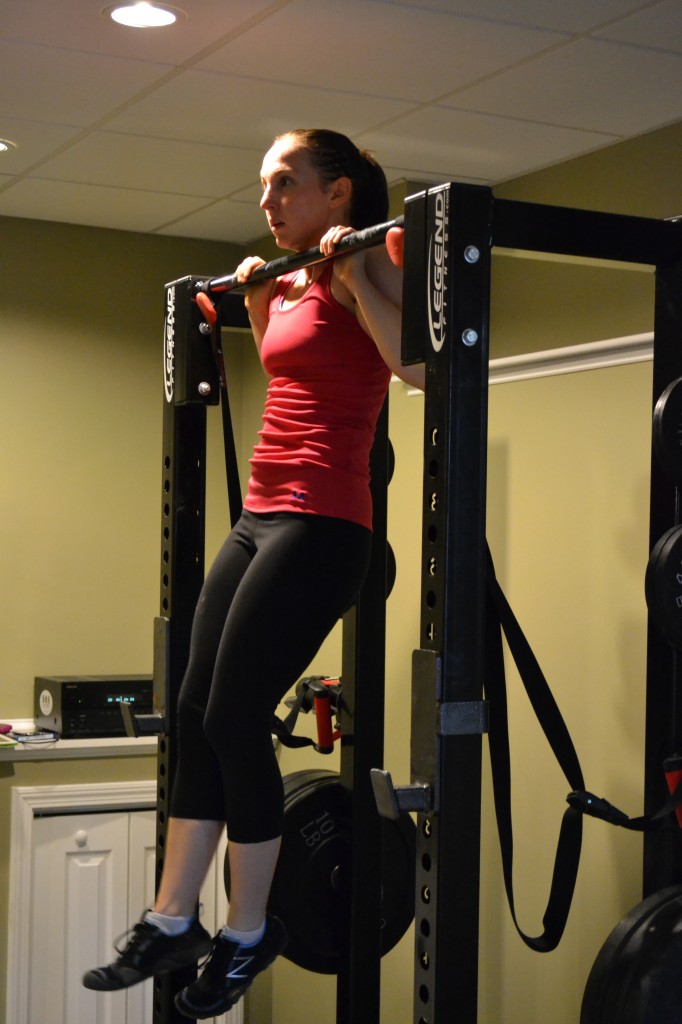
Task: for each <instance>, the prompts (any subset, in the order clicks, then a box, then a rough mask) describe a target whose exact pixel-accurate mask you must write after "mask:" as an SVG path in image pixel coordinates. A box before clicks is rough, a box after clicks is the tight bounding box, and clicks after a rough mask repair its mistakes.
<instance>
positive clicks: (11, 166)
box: [0, 117, 81, 174]
mask: <svg viewBox="0 0 682 1024" xmlns="http://www.w3.org/2000/svg"><path fill="white" fill-rule="evenodd" d="M80 133H81V129H80V128H74V127H72V126H70V125H62V124H49V123H48V122H45V121H20V120H15V119H14V118H11V117H0V138H3V139H10V140H11V141H12V142H15V141H16V142H17V148H16V149H10V150H8V151H7V152H6V153H0V165H1V166H2V169H3V171H5V170H7V171H9V172H10V173H11V174H21V173H22V172H23V171H25V170H26V168H27V167H30V166H31V165H32V164H34V163H36V162H38V161H40V160H42V159H43V158H44V157H46V156H47V155H48V154H49V153H51V152H53V150H55V149H58V148H60V147H61V146H62V145H64V144H65V143H67V142H69V141H70V140H71V139H74V138H76V137H77V136H78V135H79V134H80ZM19 139H20V140H21V142H19V141H18V140H19Z"/></svg>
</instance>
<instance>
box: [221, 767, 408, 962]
mask: <svg viewBox="0 0 682 1024" xmlns="http://www.w3.org/2000/svg"><path fill="white" fill-rule="evenodd" d="M284 794H285V796H284V832H283V836H282V849H281V852H280V856H279V861H278V864H277V871H276V872H275V878H274V881H273V884H272V890H271V894H270V901H269V904H268V909H269V911H270V912H271V913H272V914H275V915H276V916H277V917H279V918H281V920H282V921H283V922H284V924H285V925H286V928H287V931H288V932H289V944H288V946H287V949H286V950H285V952H284V956H285V957H286V958H287V959H288V960H291V961H292V963H295V964H297V965H298V966H299V967H303V968H305V969H306V970H310V971H315V972H316V973H318V974H335V973H336V972H337V970H338V966H339V948H340V946H339V927H340V922H341V920H342V914H341V906H340V903H339V900H340V893H339V865H340V864H341V863H342V862H343V861H344V860H345V859H346V856H347V853H348V843H349V829H350V807H349V801H348V794H347V792H346V791H345V790H344V789H343V787H342V786H341V784H340V781H339V776H338V775H337V773H336V772H331V771H326V770H322V769H320V770H310V771H301V772H295V773H293V774H292V775H287V776H285V778H284ZM414 846H415V827H414V824H413V822H412V820H411V818H410V817H409V816H408V815H404V816H403V817H402V818H401V820H400V821H398V822H394V821H386V820H384V819H382V847H383V849H382V863H383V871H382V917H383V930H382V948H381V953H382V955H383V954H384V953H387V952H388V951H389V950H390V949H392V948H393V946H394V945H395V944H396V943H397V942H398V940H399V939H400V938H401V937H402V936H403V935H404V933H405V931H406V930H407V928H408V926H409V924H410V922H411V921H412V917H413V911H414ZM225 884H226V888H227V891H228V893H229V867H228V863H227V859H226V862H225Z"/></svg>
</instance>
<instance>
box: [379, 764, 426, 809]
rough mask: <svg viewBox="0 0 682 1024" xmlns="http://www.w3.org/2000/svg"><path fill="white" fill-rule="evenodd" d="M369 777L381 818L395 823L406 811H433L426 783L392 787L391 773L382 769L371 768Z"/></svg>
mask: <svg viewBox="0 0 682 1024" xmlns="http://www.w3.org/2000/svg"><path fill="white" fill-rule="evenodd" d="M370 777H371V780H372V788H373V790H374V799H375V800H376V805H377V810H378V812H379V814H380V815H381V817H382V818H390V819H391V820H393V821H397V820H398V819H399V818H400V816H401V814H404V813H405V812H406V811H416V812H417V813H420V814H427V813H428V812H430V811H431V810H432V809H433V799H432V791H431V786H429V785H427V784H426V783H421V782H417V783H413V784H412V785H410V786H394V785H393V779H392V778H391V773H390V772H387V771H385V770H384V769H383V768H372V769H371V771H370Z"/></svg>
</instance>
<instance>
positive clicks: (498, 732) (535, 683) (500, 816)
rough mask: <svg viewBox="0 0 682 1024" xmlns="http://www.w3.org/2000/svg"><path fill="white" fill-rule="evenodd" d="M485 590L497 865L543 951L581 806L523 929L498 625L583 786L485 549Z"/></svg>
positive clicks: (562, 906) (578, 834) (559, 913)
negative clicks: (537, 916)
mask: <svg viewBox="0 0 682 1024" xmlns="http://www.w3.org/2000/svg"><path fill="white" fill-rule="evenodd" d="M486 583H487V590H486V595H487V599H486V667H485V690H486V695H487V697H488V700H489V702H490V728H489V748H490V762H491V766H492V774H493V788H494V797H495V814H496V817H497V830H498V833H499V837H500V848H501V851H502V870H503V875H504V884H505V889H506V892H507V900H508V902H509V909H510V911H511V915H512V919H513V921H514V924H515V926H516V929H517V931H518V933H519V935H520V936H521V938H522V939H523V941H524V942H525V943H526V945H527V946H529V947H530V948H531V949H534V950H535V951H536V952H538V953H548V952H550V951H551V950H553V949H556V947H557V945H558V944H559V942H560V940H561V937H562V935H563V932H564V929H565V927H566V921H567V920H568V913H569V910H570V906H571V901H572V899H573V892H574V890H575V883H576V878H577V875H578V866H579V863H580V851H581V846H582V822H583V815H582V811H581V810H579V809H577V808H575V807H572V806H569V807H568V808H567V809H566V811H565V812H564V815H563V818H562V822H561V829H560V832H559V840H558V843H557V852H556V856H555V860H554V870H553V873H552V883H551V888H550V894H549V899H548V902H547V907H546V910H545V914H544V917H543V931H542V933H541V934H540V935H537V936H530V935H527V934H526V933H525V932H524V931H523V930H522V929H521V927H520V926H519V923H518V920H517V917H516V908H515V902H514V885H513V864H514V834H513V827H512V816H511V764H510V757H509V727H508V716H507V692H506V678H505V671H504V654H503V647H502V631H504V634H505V636H506V638H507V642H508V644H509V649H510V651H511V653H512V655H513V657H514V660H515V662H516V664H517V667H518V669H519V673H520V675H521V679H522V680H523V684H524V687H525V690H526V693H527V694H528V698H529V700H530V702H531V705H532V706H533V709H534V711H535V714H536V715H537V718H538V721H539V722H540V725H541V727H542V730H543V732H544V734H545V736H546V737H547V740H548V742H549V744H550V746H551V748H552V750H553V752H554V754H555V756H556V758H557V760H558V762H559V765H560V767H561V769H562V771H563V773H564V775H565V776H566V779H567V780H568V782H569V785H570V786H571V787H572V788H573V790H582V789H584V782H583V775H582V771H581V768H580V763H579V761H578V756H577V754H576V752H575V748H574V746H573V742H572V740H571V737H570V735H569V733H568V729H567V728H566V725H565V723H564V720H563V718H562V717H561V712H560V711H559V708H558V707H557V705H556V702H555V700H554V697H553V696H552V693H551V691H550V689H549V686H548V684H547V681H546V679H545V677H544V675H543V673H542V670H541V668H540V666H539V664H538V662H537V660H536V658H535V655H534V654H533V652H532V650H531V648H530V646H529V644H528V642H527V640H526V638H525V636H524V635H523V632H522V631H521V628H520V626H519V624H518V622H517V621H516V618H515V616H514V613H513V612H512V610H511V608H510V606H509V604H508V602H507V599H506V598H505V596H504V594H503V593H502V590H501V588H500V586H499V584H498V582H497V579H496V577H495V569H494V566H493V562H492V558H491V557H490V552H488V562H487V580H486Z"/></svg>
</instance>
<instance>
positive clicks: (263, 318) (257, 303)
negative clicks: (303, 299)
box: [235, 256, 276, 355]
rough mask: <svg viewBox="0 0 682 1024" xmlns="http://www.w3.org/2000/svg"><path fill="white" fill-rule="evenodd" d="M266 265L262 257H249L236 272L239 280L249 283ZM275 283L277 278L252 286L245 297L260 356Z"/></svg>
mask: <svg viewBox="0 0 682 1024" xmlns="http://www.w3.org/2000/svg"><path fill="white" fill-rule="evenodd" d="M264 263H265V260H263V259H261V258H260V256H247V257H246V259H245V260H243V261H242V262H241V263H240V264H239V266H238V267H237V270H236V271H235V273H236V275H237V279H238V280H239V281H242V282H246V281H248V279H249V277H250V276H251V274H252V273H253V271H254V270H256V269H257V268H258V267H262V266H263V264H264ZM275 283H276V279H275V278H269V279H268V280H266V281H262V282H261V283H260V284H252V285H250V286H249V287H248V288H247V289H246V295H245V296H244V305H245V306H246V312H247V313H248V316H249V322H250V324H251V331H252V333H253V338H254V341H255V342H256V348H257V349H258V354H259V355H260V350H261V345H262V344H263V335H264V334H265V328H266V327H267V326H268V319H269V309H270V299H271V298H272V292H273V289H274V287H275Z"/></svg>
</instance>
